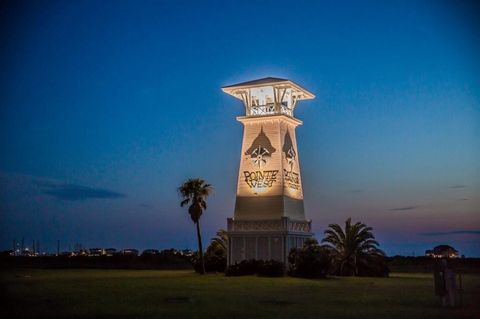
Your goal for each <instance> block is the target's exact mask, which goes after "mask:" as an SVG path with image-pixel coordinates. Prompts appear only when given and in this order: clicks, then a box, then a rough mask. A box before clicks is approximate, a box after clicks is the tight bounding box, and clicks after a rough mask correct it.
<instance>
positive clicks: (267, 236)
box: [227, 217, 313, 266]
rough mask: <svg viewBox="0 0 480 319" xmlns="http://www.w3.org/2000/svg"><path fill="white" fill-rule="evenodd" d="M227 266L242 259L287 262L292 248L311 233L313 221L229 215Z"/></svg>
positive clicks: (300, 245) (297, 245) (298, 246)
mask: <svg viewBox="0 0 480 319" xmlns="http://www.w3.org/2000/svg"><path fill="white" fill-rule="evenodd" d="M227 221H228V222H227V223H228V231H227V234H228V249H227V266H230V265H233V264H235V263H239V262H241V261H242V260H248V259H256V260H276V261H280V262H282V263H284V264H285V265H286V266H287V265H288V254H289V252H290V250H291V249H292V248H301V247H302V246H303V243H304V242H305V240H306V239H308V238H311V237H312V235H313V234H312V233H311V221H305V220H303V221H298V220H292V219H290V218H288V217H282V218H280V219H271V220H234V219H233V218H228V220H227Z"/></svg>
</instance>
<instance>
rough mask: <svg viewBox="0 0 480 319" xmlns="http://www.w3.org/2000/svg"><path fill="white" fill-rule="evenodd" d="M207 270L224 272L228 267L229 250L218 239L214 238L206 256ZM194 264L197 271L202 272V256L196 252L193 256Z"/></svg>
mask: <svg viewBox="0 0 480 319" xmlns="http://www.w3.org/2000/svg"><path fill="white" fill-rule="evenodd" d="M203 258H204V261H205V271H206V272H224V271H225V268H226V267H227V251H226V249H225V247H224V246H223V245H221V244H220V243H219V241H218V240H212V242H211V244H210V245H209V246H208V248H207V251H206V252H205V254H204V256H203ZM191 261H192V265H193V268H194V269H195V271H196V272H198V273H200V272H201V268H202V264H201V262H200V256H199V255H198V253H195V254H194V255H193V256H192V260H191Z"/></svg>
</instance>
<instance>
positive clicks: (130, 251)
mask: <svg viewBox="0 0 480 319" xmlns="http://www.w3.org/2000/svg"><path fill="white" fill-rule="evenodd" d="M120 254H122V255H129V256H138V250H136V249H133V248H127V249H123V250H121V251H120Z"/></svg>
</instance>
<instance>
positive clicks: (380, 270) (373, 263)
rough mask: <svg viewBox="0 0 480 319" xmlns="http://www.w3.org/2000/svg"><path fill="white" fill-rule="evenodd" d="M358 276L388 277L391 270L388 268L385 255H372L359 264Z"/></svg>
mask: <svg viewBox="0 0 480 319" xmlns="http://www.w3.org/2000/svg"><path fill="white" fill-rule="evenodd" d="M357 268H358V276H366V277H388V275H389V273H390V269H389V268H388V264H387V258H386V257H385V256H383V255H370V256H367V257H365V258H364V259H362V262H360V263H358V265H357Z"/></svg>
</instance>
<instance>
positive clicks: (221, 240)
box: [210, 229, 228, 254]
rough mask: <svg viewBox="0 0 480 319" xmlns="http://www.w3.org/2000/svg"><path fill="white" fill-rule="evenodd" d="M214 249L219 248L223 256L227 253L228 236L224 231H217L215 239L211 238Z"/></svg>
mask: <svg viewBox="0 0 480 319" xmlns="http://www.w3.org/2000/svg"><path fill="white" fill-rule="evenodd" d="M210 245H213V246H215V247H219V248H220V249H222V250H223V251H225V254H226V253H227V245H228V235H227V231H226V230H225V229H219V230H218V231H217V233H216V237H214V238H212V243H211V244H210Z"/></svg>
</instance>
